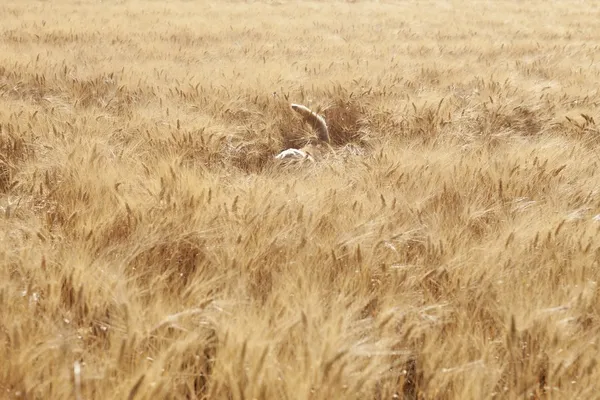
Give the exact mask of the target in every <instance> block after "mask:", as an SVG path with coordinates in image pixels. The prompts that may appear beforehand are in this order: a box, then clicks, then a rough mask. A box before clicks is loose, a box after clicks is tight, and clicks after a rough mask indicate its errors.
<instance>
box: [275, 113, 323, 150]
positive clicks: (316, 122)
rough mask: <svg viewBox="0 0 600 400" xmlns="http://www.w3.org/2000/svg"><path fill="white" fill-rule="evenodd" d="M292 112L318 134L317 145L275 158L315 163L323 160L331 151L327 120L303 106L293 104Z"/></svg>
mask: <svg viewBox="0 0 600 400" xmlns="http://www.w3.org/2000/svg"><path fill="white" fill-rule="evenodd" d="M291 107H292V110H294V111H296V112H297V113H298V114H300V115H301V116H302V118H303V119H304V121H306V122H307V123H308V124H309V125H310V126H311V127H312V128H313V130H314V131H315V133H316V134H317V140H318V142H317V143H312V144H308V145H306V146H304V147H302V148H300V149H287V150H284V151H282V152H281V153H279V154H277V155H276V156H275V158H276V159H279V160H284V159H307V160H310V161H315V157H316V158H317V159H319V158H321V157H322V156H323V155H324V154H325V153H326V152H327V151H329V150H331V147H330V145H329V143H330V139H329V129H327V123H326V122H325V118H323V117H322V116H320V115H319V114H317V113H316V112H314V111H311V110H310V109H309V108H308V107H306V106H303V105H301V104H292V105H291Z"/></svg>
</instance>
